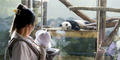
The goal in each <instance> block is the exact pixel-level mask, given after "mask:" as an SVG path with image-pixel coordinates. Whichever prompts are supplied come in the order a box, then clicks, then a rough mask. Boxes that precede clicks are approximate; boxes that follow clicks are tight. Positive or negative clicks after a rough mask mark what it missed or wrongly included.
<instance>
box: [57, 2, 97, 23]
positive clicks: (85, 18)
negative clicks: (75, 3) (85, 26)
mask: <svg viewBox="0 0 120 60" xmlns="http://www.w3.org/2000/svg"><path fill="white" fill-rule="evenodd" d="M59 1H60V2H62V3H63V4H64V5H65V6H66V7H70V6H72V4H70V2H69V1H68V0H59ZM72 11H73V12H74V13H75V14H76V15H78V16H79V17H81V18H82V19H84V20H87V21H89V22H96V21H95V20H93V19H91V18H90V17H88V16H87V15H85V14H84V13H82V12H81V11H79V10H72Z"/></svg>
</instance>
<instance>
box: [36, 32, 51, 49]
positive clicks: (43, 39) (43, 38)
mask: <svg viewBox="0 0 120 60" xmlns="http://www.w3.org/2000/svg"><path fill="white" fill-rule="evenodd" d="M35 35H36V38H35V43H36V44H38V45H39V46H42V47H45V48H51V35H50V33H49V32H47V31H45V30H38V31H37V32H36V34H35Z"/></svg>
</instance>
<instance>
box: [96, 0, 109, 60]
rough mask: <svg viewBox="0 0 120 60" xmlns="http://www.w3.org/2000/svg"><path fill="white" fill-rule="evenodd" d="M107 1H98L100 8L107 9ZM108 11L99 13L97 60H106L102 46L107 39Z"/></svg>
mask: <svg viewBox="0 0 120 60" xmlns="http://www.w3.org/2000/svg"><path fill="white" fill-rule="evenodd" d="M106 2H107V1H106V0H98V7H106ZM105 20H106V11H103V10H101V11H97V23H98V38H97V53H96V58H95V60H104V51H103V50H102V49H101V44H102V42H104V39H105V27H106V22H105Z"/></svg>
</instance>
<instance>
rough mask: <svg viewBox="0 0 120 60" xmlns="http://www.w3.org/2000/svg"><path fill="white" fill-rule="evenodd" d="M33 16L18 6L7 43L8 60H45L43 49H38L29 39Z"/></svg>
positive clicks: (32, 27) (23, 7)
mask: <svg viewBox="0 0 120 60" xmlns="http://www.w3.org/2000/svg"><path fill="white" fill-rule="evenodd" d="M34 22H35V15H34V14H33V12H32V11H30V10H29V9H28V8H26V7H25V6H23V5H22V4H20V5H19V6H18V7H17V10H16V14H15V18H14V20H13V24H12V27H11V31H10V33H11V40H10V41H9V47H8V51H9V57H10V60H45V56H46V55H45V54H46V53H45V50H44V48H42V47H41V48H40V47H38V46H37V45H36V44H35V43H34V41H33V39H32V38H31V37H30V34H31V32H32V31H33V29H34Z"/></svg>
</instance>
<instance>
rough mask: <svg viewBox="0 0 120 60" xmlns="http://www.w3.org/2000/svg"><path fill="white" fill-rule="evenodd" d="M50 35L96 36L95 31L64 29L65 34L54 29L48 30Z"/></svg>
mask: <svg viewBox="0 0 120 60" xmlns="http://www.w3.org/2000/svg"><path fill="white" fill-rule="evenodd" d="M50 33H51V35H52V36H65V37H73V38H75V37H79V38H97V31H95V30H86V31H65V34H61V33H57V32H56V30H50Z"/></svg>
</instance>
